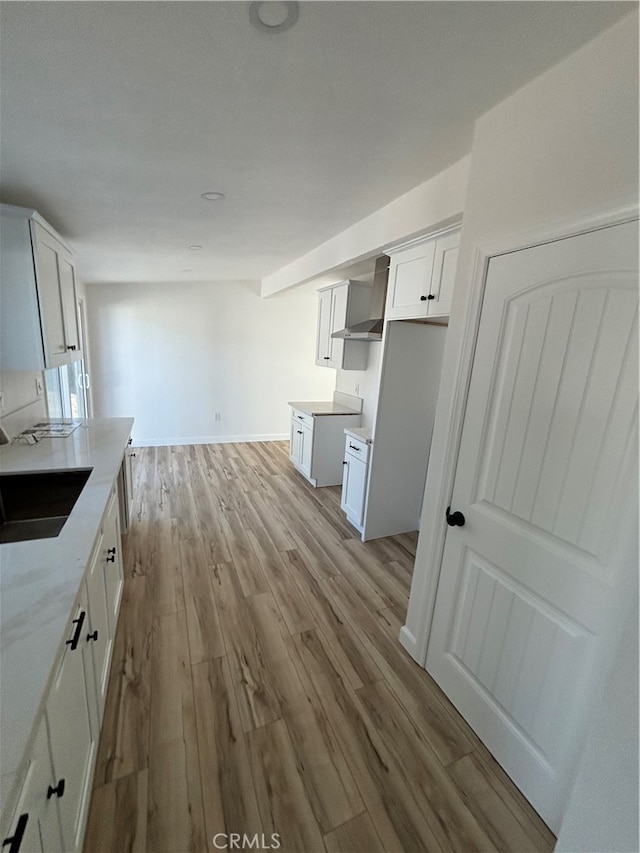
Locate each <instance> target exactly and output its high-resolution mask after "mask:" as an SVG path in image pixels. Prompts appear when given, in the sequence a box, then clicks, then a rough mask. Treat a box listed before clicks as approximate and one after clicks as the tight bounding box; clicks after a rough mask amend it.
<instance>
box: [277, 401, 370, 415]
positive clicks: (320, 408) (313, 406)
mask: <svg viewBox="0 0 640 853" xmlns="http://www.w3.org/2000/svg"><path fill="white" fill-rule="evenodd" d="M288 405H289V406H291V408H292V409H297V410H298V411H299V412H303V413H304V414H305V415H312V416H313V415H359V414H360V412H357V411H356V410H355V409H348V408H347V407H346V406H340V405H339V404H338V403H330V402H324V403H288Z"/></svg>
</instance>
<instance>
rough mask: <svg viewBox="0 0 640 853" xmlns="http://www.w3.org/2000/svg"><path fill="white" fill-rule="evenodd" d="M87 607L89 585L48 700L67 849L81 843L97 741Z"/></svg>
mask: <svg viewBox="0 0 640 853" xmlns="http://www.w3.org/2000/svg"><path fill="white" fill-rule="evenodd" d="M87 611H88V602H87V598H86V591H85V590H84V588H82V589H81V593H80V596H79V604H78V607H77V609H76V611H75V615H74V619H73V621H72V622H71V623H70V625H69V633H68V635H67V639H66V641H65V647H64V651H63V653H62V659H61V661H60V664H59V666H58V670H57V672H56V674H55V677H54V679H53V683H52V686H51V689H50V691H49V694H48V697H47V701H46V705H45V715H46V719H47V727H48V730H49V745H50V748H51V758H52V761H53V769H54V773H55V777H56V780H57V784H59V783H60V780H62V779H64V795H63V796H59V797H58V806H59V809H60V824H61V829H62V844H63V847H62V849H63V850H65V851H72V850H79V849H80V848H81V846H82V838H83V834H84V826H85V821H86V816H87V808H88V805H89V795H90V792H91V781H92V771H93V765H94V760H95V751H96V747H97V743H96V741H95V740H94V739H93V737H92V732H91V718H90V712H89V702H90V700H91V697H90V696H89V695H88V692H87V684H86V679H85V673H84V664H83V658H82V644H83V642H84V641H85V639H86V635H87V627H88V625H87Z"/></svg>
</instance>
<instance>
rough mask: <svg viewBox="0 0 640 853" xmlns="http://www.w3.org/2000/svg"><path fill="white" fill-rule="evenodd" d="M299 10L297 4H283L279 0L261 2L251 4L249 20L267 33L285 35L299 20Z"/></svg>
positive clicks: (262, 0) (261, 0)
mask: <svg viewBox="0 0 640 853" xmlns="http://www.w3.org/2000/svg"><path fill="white" fill-rule="evenodd" d="M298 14H299V8H298V4H297V3H295V2H289V3H281V2H279V0H259V2H254V3H250V4H249V20H250V21H251V23H252V24H253V26H254V27H256V28H257V29H259V30H262V32H266V33H283V32H284V31H285V30H289V29H291V27H292V26H293V25H294V24H295V22H296V21H297V20H298Z"/></svg>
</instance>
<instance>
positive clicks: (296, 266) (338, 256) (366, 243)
mask: <svg viewBox="0 0 640 853" xmlns="http://www.w3.org/2000/svg"><path fill="white" fill-rule="evenodd" d="M468 174H469V157H463V158H462V159H461V160H458V162H457V163H454V164H453V165H452V166H449V168H448V169H444V170H443V171H442V172H439V173H438V174H437V175H435V176H434V177H433V178H431V179H430V180H428V181H425V182H424V183H423V184H420V185H419V186H417V187H414V188H413V189H412V190H410V191H409V192H408V193H405V194H404V195H402V196H400V197H399V198H397V199H395V200H394V201H392V202H391V203H390V204H387V205H385V207H381V208H380V209H379V210H376V211H375V213H372V214H371V215H370V216H367V217H366V218H365V219H361V220H360V221H359V222H356V223H355V224H354V225H352V226H351V227H350V228H347V229H346V230H345V231H342V232H341V233H340V234H337V235H336V236H335V237H332V238H331V239H330V240H327V241H326V242H325V243H322V244H321V245H320V246H318V247H317V248H315V249H313V251H311V252H308V253H307V254H306V255H303V256H302V257H301V258H298V259H297V260H295V261H293V263H291V264H289V265H288V266H286V267H283V268H282V269H281V270H278V271H277V272H275V273H273V274H272V275H269V276H267V277H266V278H264V279H263V280H262V295H263V296H270V295H272V294H273V293H278V292H279V291H281V290H285V289H286V288H289V287H293V286H295V285H297V284H301V283H302V282H305V281H309V279H312V278H316V277H317V276H320V275H322V274H323V273H326V272H328V271H329V270H332V269H335V268H336V267H339V266H341V265H343V264H346V263H353V262H356V261H359V260H360V259H361V258H365V257H371V256H372V255H376V254H380V253H381V252H382V251H383V250H384V249H386V248H388V247H390V246H391V245H392V244H393V243H399V242H401V241H404V240H408V239H409V238H411V237H413V236H416V235H418V234H423V233H426V232H427V231H429V230H431V231H432V230H435V229H436V228H437V227H440V226H441V227H444V226H445V225H448V224H450V223H451V222H452V221H454V220H455V221H457V220H458V218H459V216H460V213H461V212H462V210H463V207H464V197H465V192H466V189H467V177H468ZM336 203H337V204H339V203H340V202H339V200H337V201H336Z"/></svg>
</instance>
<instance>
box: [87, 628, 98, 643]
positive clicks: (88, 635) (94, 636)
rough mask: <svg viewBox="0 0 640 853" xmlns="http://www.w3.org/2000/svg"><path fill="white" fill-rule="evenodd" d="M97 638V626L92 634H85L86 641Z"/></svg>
mask: <svg viewBox="0 0 640 853" xmlns="http://www.w3.org/2000/svg"><path fill="white" fill-rule="evenodd" d="M97 639H98V629H97V628H96V630H95V631H94V632H93V634H87V643H89V642H91V640H97Z"/></svg>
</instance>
